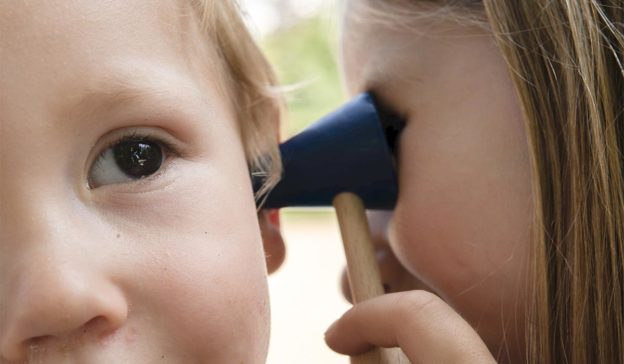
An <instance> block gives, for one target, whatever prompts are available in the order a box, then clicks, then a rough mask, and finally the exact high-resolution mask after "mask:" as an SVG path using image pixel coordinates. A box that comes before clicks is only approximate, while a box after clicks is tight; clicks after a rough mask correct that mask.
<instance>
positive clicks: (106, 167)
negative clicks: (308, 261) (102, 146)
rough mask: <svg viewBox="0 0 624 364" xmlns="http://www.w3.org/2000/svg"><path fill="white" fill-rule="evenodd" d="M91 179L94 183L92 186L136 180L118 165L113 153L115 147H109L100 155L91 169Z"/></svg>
mask: <svg viewBox="0 0 624 364" xmlns="http://www.w3.org/2000/svg"><path fill="white" fill-rule="evenodd" d="M90 180H91V183H92V184H93V186H92V187H99V186H104V185H112V184H117V183H124V182H131V181H134V179H133V178H130V177H128V176H126V174H125V173H124V172H123V171H122V170H121V169H120V168H119V166H118V165H117V162H116V161H115V155H114V154H113V148H108V149H107V150H106V151H105V152H104V154H102V156H100V158H99V160H98V161H97V163H96V165H95V166H94V168H93V170H92V171H91V177H90Z"/></svg>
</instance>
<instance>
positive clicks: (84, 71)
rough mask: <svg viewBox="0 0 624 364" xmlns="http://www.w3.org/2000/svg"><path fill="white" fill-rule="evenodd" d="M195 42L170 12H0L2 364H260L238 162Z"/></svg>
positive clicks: (257, 310) (113, 5)
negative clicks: (30, 363)
mask: <svg viewBox="0 0 624 364" xmlns="http://www.w3.org/2000/svg"><path fill="white" fill-rule="evenodd" d="M198 29H199V27H198V26H197V22H196V21H195V19H194V17H193V12H192V10H191V9H190V8H189V7H188V6H185V5H183V4H181V3H180V4H179V3H177V2H173V1H151V0H133V1H128V0H123V1H122V0H112V1H90V0H78V1H49V0H46V1H43V0H41V1H39V0H36V1H27V2H22V1H19V2H18V1H8V0H7V1H3V2H1V3H0V34H1V35H2V36H1V37H0V64H1V65H2V66H1V67H0V85H1V86H0V87H1V91H0V176H1V177H0V204H1V205H0V354H1V356H0V363H2V364H5V363H23V362H25V361H28V360H30V361H31V362H34V363H61V362H62V363H68V362H72V363H73V362H76V363H156V362H163V363H207V362H210V363H260V362H264V359H265V354H266V347H267V340H268V322H269V318H268V316H269V313H268V302H267V300H268V299H267V286H266V266H265V261H264V253H263V251H262V243H261V238H260V233H259V229H258V224H257V218H256V214H255V205H254V200H253V195H252V191H251V187H250V182H249V178H248V171H247V165H246V159H245V156H244V152H243V146H242V142H241V140H240V137H239V133H238V127H237V124H236V122H235V119H234V116H233V114H232V112H231V110H230V107H229V100H228V99H227V98H226V97H225V96H224V91H223V90H224V85H223V81H222V77H221V76H222V74H221V71H219V67H218V61H217V57H216V56H215V51H214V49H212V48H211V47H212V45H211V43H210V41H209V40H208V39H206V38H207V37H204V36H203V35H202V34H201V33H200V31H199V30H198ZM235 101H236V100H234V102H235Z"/></svg>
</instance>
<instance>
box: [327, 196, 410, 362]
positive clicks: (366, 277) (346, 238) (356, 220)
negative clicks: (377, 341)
mask: <svg viewBox="0 0 624 364" xmlns="http://www.w3.org/2000/svg"><path fill="white" fill-rule="evenodd" d="M333 204H334V208H335V209H336V216H337V217H338V225H339V226H340V234H341V235H342V243H343V245H344V250H345V255H346V257H347V273H348V275H349V285H350V287H351V297H352V299H353V303H358V302H362V301H365V300H368V299H371V298H374V297H377V296H381V295H383V294H384V289H383V283H382V282H381V273H380V272H379V266H378V265H377V260H376V259H375V247H374V245H373V239H372V238H371V235H370V228H369V226H368V220H367V218H366V213H365V211H364V204H363V202H362V200H361V199H360V198H359V197H358V196H356V195H355V194H352V193H341V194H339V195H338V196H336V198H334V201H333ZM351 363H352V364H404V363H405V364H407V363H409V360H408V359H407V358H406V357H405V355H404V354H403V353H402V352H401V350H400V349H398V348H396V349H380V348H376V349H374V350H371V351H369V352H368V353H365V354H363V355H358V356H354V357H351Z"/></svg>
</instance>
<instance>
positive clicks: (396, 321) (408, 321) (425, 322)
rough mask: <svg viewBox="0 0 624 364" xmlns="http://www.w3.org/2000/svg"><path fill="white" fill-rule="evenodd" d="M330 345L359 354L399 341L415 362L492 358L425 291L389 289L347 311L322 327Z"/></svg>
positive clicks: (446, 307)
mask: <svg viewBox="0 0 624 364" xmlns="http://www.w3.org/2000/svg"><path fill="white" fill-rule="evenodd" d="M325 341H326V342H327V344H328V345H329V347H330V348H332V349H333V350H334V351H337V352H339V353H342V354H347V355H358V354H361V353H364V352H366V351H368V350H370V349H371V348H373V347H375V346H380V347H385V348H388V347H400V348H401V350H403V352H404V353H405V355H407V357H408V358H409V360H410V361H411V362H413V363H495V360H494V358H493V357H492V355H491V354H490V352H489V350H488V348H487V347H486V345H485V343H484V342H483V341H482V340H481V338H480V337H479V336H478V335H477V333H476V332H475V331H474V329H473V328H472V327H471V326H470V325H469V324H468V323H467V322H466V321H464V319H463V318H462V317H461V316H459V314H457V313H456V312H455V311H454V310H453V309H452V308H451V307H450V306H449V305H448V304H446V302H444V301H442V300H441V299H440V298H439V297H437V296H436V295H434V294H432V293H429V292H426V291H409V292H400V293H394V294H388V295H384V296H381V297H376V298H373V299H371V300H367V301H364V302H362V303H360V304H357V305H356V306H354V307H353V308H352V309H351V310H349V311H347V313H345V314H344V315H343V316H342V317H341V318H340V319H339V320H338V321H336V322H335V323H334V324H333V325H332V326H331V327H330V328H329V330H328V331H327V332H326V334H325Z"/></svg>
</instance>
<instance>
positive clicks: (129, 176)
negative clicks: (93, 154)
mask: <svg viewBox="0 0 624 364" xmlns="http://www.w3.org/2000/svg"><path fill="white" fill-rule="evenodd" d="M164 161H165V153H164V151H163V147H162V146H161V143H159V142H157V141H155V140H152V139H150V138H147V137H139V136H133V137H127V138H122V139H121V140H120V141H118V142H116V143H115V144H113V145H112V146H111V147H108V148H107V149H106V150H104V152H103V153H102V154H100V156H99V157H98V158H97V160H96V161H95V163H94V165H93V167H92V169H91V172H90V173H89V185H90V187H91V188H98V187H101V186H104V185H111V184H119V183H127V182H132V181H136V180H139V179H142V178H145V177H149V176H151V175H153V174H155V173H156V172H158V171H159V170H160V169H161V167H162V165H163V163H164Z"/></svg>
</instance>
